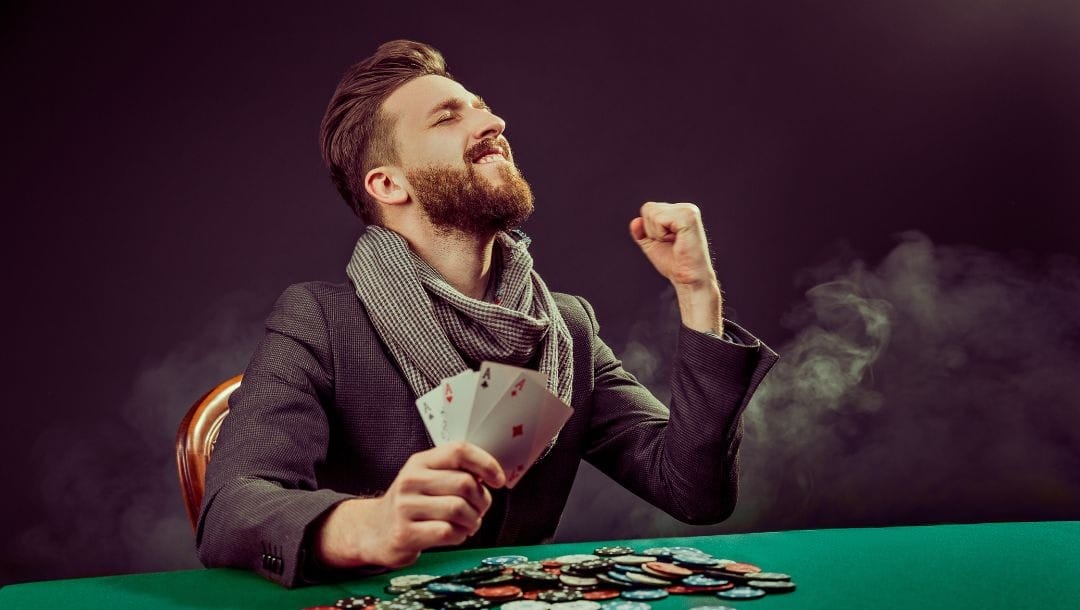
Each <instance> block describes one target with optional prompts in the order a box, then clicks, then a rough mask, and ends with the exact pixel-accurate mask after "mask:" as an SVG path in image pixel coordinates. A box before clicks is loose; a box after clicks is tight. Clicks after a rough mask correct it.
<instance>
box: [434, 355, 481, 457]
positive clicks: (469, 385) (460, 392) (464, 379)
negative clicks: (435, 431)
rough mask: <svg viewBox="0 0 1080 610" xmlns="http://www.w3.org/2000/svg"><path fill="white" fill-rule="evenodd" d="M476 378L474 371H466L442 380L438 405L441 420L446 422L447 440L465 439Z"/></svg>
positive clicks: (474, 394) (474, 393) (473, 398)
mask: <svg viewBox="0 0 1080 610" xmlns="http://www.w3.org/2000/svg"><path fill="white" fill-rule="evenodd" d="M478 378H479V376H478V375H477V372H476V371H473V370H466V371H462V372H461V373H458V374H457V375H454V376H453V377H451V378H449V379H445V380H443V383H442V386H441V387H442V390H443V391H442V393H441V394H440V395H439V404H440V405H441V406H442V412H443V419H444V420H445V421H446V428H445V429H446V438H447V440H451V441H456V440H461V439H463V438H465V434H466V432H467V431H468V427H469V417H470V415H471V414H472V410H473V403H474V400H475V398H476V387H477V382H478Z"/></svg>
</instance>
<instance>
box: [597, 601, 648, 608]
mask: <svg viewBox="0 0 1080 610" xmlns="http://www.w3.org/2000/svg"><path fill="white" fill-rule="evenodd" d="M601 608H602V610H651V608H652V606H650V605H649V604H646V603H645V602H635V601H610V602H608V603H606V604H604V605H603V606H601Z"/></svg>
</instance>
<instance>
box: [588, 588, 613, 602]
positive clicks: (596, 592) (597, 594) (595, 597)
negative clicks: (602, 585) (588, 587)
mask: <svg viewBox="0 0 1080 610" xmlns="http://www.w3.org/2000/svg"><path fill="white" fill-rule="evenodd" d="M618 596H619V591H616V590H615V589H593V590H592V591H584V592H582V594H581V597H582V598H583V599H587V600H591V601H601V600H605V599H615V598H616V597H618Z"/></svg>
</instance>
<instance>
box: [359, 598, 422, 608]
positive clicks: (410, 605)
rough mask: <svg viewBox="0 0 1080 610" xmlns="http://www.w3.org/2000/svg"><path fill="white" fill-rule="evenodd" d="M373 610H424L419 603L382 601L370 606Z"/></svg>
mask: <svg viewBox="0 0 1080 610" xmlns="http://www.w3.org/2000/svg"><path fill="white" fill-rule="evenodd" d="M371 607H372V608H374V609H375V610H424V604H421V603H420V602H403V601H396V600H393V601H383V602H376V604H375V605H374V606H371Z"/></svg>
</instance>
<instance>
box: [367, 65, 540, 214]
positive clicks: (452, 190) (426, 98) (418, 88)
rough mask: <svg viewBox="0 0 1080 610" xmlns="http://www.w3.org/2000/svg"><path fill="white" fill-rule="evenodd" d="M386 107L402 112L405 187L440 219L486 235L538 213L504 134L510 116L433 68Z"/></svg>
mask: <svg viewBox="0 0 1080 610" xmlns="http://www.w3.org/2000/svg"><path fill="white" fill-rule="evenodd" d="M383 111H384V112H387V113H389V114H392V115H394V116H396V119H397V120H396V124H395V134H396V143H397V148H398V154H399V157H400V160H401V164H402V168H403V169H404V171H405V177H406V179H407V181H408V184H407V185H405V188H406V191H408V193H409V195H410V196H411V197H412V199H413V201H415V202H416V203H417V204H418V205H419V206H420V209H421V210H422V211H423V213H424V214H425V215H426V216H427V217H428V218H429V219H430V220H431V222H432V224H433V225H434V226H436V227H439V228H445V229H452V230H457V231H461V232H464V233H467V234H470V235H484V234H489V233H492V232H494V231H499V230H507V229H510V228H513V227H516V226H519V225H520V224H521V223H522V222H524V221H525V219H526V218H528V216H529V214H531V213H532V210H533V196H532V190H531V189H530V188H529V184H528V183H527V182H525V179H524V178H523V177H522V176H521V172H520V171H519V170H518V168H517V166H516V165H514V161H513V153H512V152H511V150H510V144H509V142H507V141H506V138H505V137H504V136H503V135H502V133H503V131H504V130H505V129H506V123H505V122H504V121H503V120H502V119H500V118H499V117H497V116H495V115H494V114H492V112H491V111H490V109H488V108H487V105H486V104H484V102H483V100H481V99H480V98H479V97H478V96H476V95H473V94H472V93H469V91H467V90H466V89H465V88H464V87H462V86H461V85H460V84H459V83H457V82H455V81H452V80H450V79H448V78H444V77H442V76H435V75H428V76H422V77H419V78H414V79H413V80H411V81H409V82H407V83H405V84H404V85H402V86H401V87H399V88H398V89H397V90H396V91H394V93H392V94H391V95H390V96H389V97H388V98H387V99H386V101H385V102H384V103H383Z"/></svg>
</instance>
